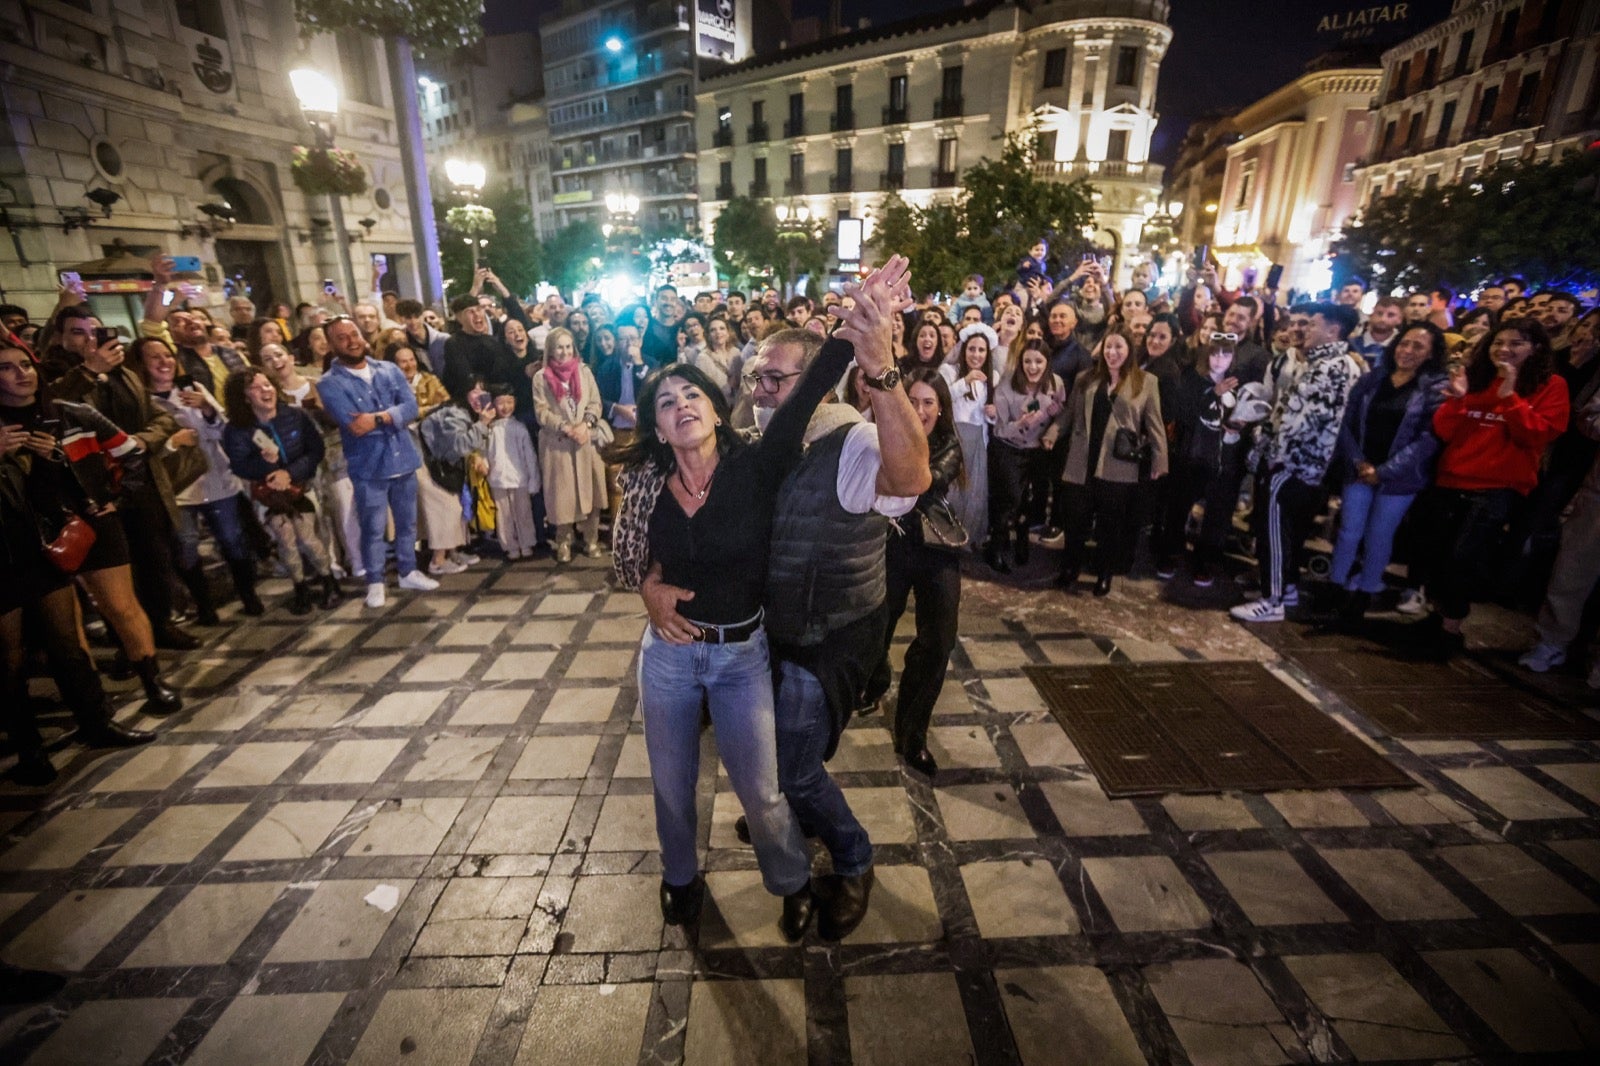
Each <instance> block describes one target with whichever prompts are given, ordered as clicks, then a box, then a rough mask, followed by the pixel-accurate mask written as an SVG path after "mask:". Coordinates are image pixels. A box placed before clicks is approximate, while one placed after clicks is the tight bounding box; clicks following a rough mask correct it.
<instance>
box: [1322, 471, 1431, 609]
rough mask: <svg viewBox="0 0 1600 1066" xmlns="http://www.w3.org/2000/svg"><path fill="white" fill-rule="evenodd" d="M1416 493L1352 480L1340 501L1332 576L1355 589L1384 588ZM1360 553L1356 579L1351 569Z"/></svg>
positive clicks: (1376, 591) (1338, 581)
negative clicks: (1396, 493)
mask: <svg viewBox="0 0 1600 1066" xmlns="http://www.w3.org/2000/svg"><path fill="white" fill-rule="evenodd" d="M1416 498H1417V497H1416V496H1415V495H1414V494H1413V495H1409V496H1385V495H1384V494H1383V493H1381V492H1379V491H1378V490H1377V489H1376V488H1374V487H1373V486H1371V485H1367V484H1364V483H1363V482H1360V481H1350V482H1348V483H1347V484H1346V485H1345V487H1344V499H1343V501H1342V502H1341V503H1340V505H1339V535H1338V537H1337V538H1336V539H1335V540H1334V543H1333V572H1332V573H1331V574H1329V575H1328V576H1329V578H1330V579H1331V580H1332V581H1333V583H1334V584H1335V585H1338V586H1339V587H1340V588H1347V589H1351V590H1353V591H1356V592H1366V593H1373V594H1375V593H1379V592H1382V591H1383V571H1384V570H1385V569H1386V568H1387V567H1388V565H1389V560H1390V558H1391V557H1392V556H1393V555H1394V535H1395V531H1396V530H1398V529H1399V528H1400V521H1401V519H1403V518H1405V516H1406V512H1407V511H1408V510H1410V509H1411V501H1413V500H1415V499H1416ZM1357 552H1359V553H1360V555H1361V570H1360V573H1358V574H1357V575H1356V577H1355V580H1354V581H1351V580H1350V572H1351V571H1352V570H1354V569H1355V566H1356V554H1357Z"/></svg>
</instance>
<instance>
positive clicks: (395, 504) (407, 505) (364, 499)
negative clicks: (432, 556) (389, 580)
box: [351, 474, 417, 585]
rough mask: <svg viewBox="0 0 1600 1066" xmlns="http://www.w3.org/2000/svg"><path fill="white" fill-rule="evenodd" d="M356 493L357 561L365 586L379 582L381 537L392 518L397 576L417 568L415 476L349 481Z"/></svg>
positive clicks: (381, 554) (382, 558)
mask: <svg viewBox="0 0 1600 1066" xmlns="http://www.w3.org/2000/svg"><path fill="white" fill-rule="evenodd" d="M351 484H352V485H354V486H355V490H356V518H357V519H358V520H359V521H360V523H361V557H362V562H363V566H364V568H365V569H366V571H367V583H368V584H371V585H376V584H379V583H381V582H382V581H383V561H384V544H383V533H384V529H385V527H386V526H387V524H388V517H389V515H390V514H393V515H394V558H395V565H396V567H397V569H398V570H399V572H400V576H401V577H404V576H405V575H407V574H409V573H411V571H413V570H415V569H416V568H417V475H415V474H406V475H405V476H404V477H392V478H386V479H384V480H382V481H357V480H355V479H352V480H351Z"/></svg>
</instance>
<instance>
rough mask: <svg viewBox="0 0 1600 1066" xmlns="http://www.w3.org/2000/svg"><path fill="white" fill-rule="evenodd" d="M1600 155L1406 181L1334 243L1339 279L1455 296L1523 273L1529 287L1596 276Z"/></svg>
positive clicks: (1572, 284)
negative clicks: (1449, 181)
mask: <svg viewBox="0 0 1600 1066" xmlns="http://www.w3.org/2000/svg"><path fill="white" fill-rule="evenodd" d="M1597 177H1600V155H1597V154H1596V153H1592V152H1591V153H1588V154H1587V155H1585V154H1582V153H1577V152H1573V153H1569V154H1568V155H1566V156H1565V157H1563V158H1562V159H1559V160H1553V161H1550V162H1543V163H1534V162H1524V161H1522V160H1513V161H1509V162H1504V163H1499V164H1497V165H1496V166H1494V167H1491V168H1490V169H1488V170H1486V171H1483V172H1481V173H1479V174H1477V175H1474V176H1473V177H1472V178H1471V179H1469V180H1467V181H1465V182H1459V183H1456V184H1453V185H1439V186H1435V187H1433V188H1431V189H1430V188H1427V187H1424V186H1421V185H1407V186H1405V187H1403V188H1401V189H1397V190H1396V191H1394V192H1392V193H1389V194H1388V195H1386V196H1380V197H1378V198H1376V199H1375V200H1374V201H1373V202H1372V203H1371V204H1370V205H1369V206H1368V207H1367V209H1366V210H1365V211H1363V212H1362V213H1361V214H1360V215H1359V216H1357V217H1356V218H1354V219H1352V220H1351V222H1350V223H1349V224H1347V225H1346V226H1345V228H1344V230H1343V232H1341V233H1340V235H1339V237H1338V239H1337V241H1336V242H1335V245H1334V252H1335V260H1334V275H1335V277H1336V278H1344V277H1348V276H1357V277H1364V278H1368V279H1370V281H1371V283H1372V285H1373V287H1374V288H1377V289H1378V290H1380V291H1382V292H1388V291H1390V290H1392V289H1397V288H1405V289H1419V288H1422V289H1426V288H1430V287H1432V286H1434V285H1437V284H1441V283H1442V284H1445V285H1448V286H1450V287H1451V288H1452V289H1455V290H1456V291H1458V292H1461V291H1471V290H1473V289H1475V288H1477V287H1478V286H1479V285H1481V284H1483V283H1484V282H1487V281H1491V280H1494V279H1498V278H1502V277H1507V276H1509V275H1513V274H1515V275H1521V276H1523V277H1526V278H1527V279H1528V280H1529V281H1531V282H1532V283H1533V284H1534V286H1535V287H1541V286H1550V287H1555V288H1568V289H1570V288H1589V287H1592V286H1593V285H1594V284H1595V281H1596V280H1597V279H1600V203H1597V200H1596V191H1595V183H1596V179H1597Z"/></svg>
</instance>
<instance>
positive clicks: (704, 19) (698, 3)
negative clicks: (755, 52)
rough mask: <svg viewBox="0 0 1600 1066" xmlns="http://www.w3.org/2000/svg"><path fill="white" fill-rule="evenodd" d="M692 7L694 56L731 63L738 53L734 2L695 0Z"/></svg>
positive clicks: (728, 0)
mask: <svg viewBox="0 0 1600 1066" xmlns="http://www.w3.org/2000/svg"><path fill="white" fill-rule="evenodd" d="M694 7H695V12H694V42H695V45H694V47H695V54H696V55H698V56H701V57H702V58H705V59H716V60H721V61H722V62H724V63H732V62H733V61H734V56H735V54H736V53H737V51H738V49H737V48H736V29H737V26H738V19H737V17H736V15H735V14H734V0H695V4H694Z"/></svg>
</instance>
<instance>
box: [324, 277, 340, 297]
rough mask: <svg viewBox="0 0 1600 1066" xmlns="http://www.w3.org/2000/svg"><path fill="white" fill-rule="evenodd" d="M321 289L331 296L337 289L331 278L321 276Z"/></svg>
mask: <svg viewBox="0 0 1600 1066" xmlns="http://www.w3.org/2000/svg"><path fill="white" fill-rule="evenodd" d="M322 291H323V292H325V293H327V294H328V295H329V296H332V295H333V294H334V293H336V292H338V291H339V290H338V288H337V287H336V286H335V285H334V284H333V279H332V278H323V279H322Z"/></svg>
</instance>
